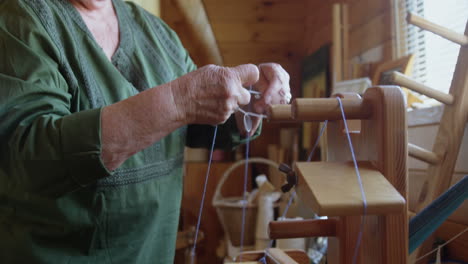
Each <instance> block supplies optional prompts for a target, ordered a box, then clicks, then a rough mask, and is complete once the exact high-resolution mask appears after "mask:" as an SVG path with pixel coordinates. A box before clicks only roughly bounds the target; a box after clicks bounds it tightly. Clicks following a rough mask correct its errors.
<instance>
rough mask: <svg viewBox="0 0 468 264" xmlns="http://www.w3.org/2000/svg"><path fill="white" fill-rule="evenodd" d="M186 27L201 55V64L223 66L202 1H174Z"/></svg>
mask: <svg viewBox="0 0 468 264" xmlns="http://www.w3.org/2000/svg"><path fill="white" fill-rule="evenodd" d="M174 2H175V5H176V6H177V7H178V8H179V10H180V13H181V14H182V15H183V17H184V20H185V22H186V24H187V26H188V29H189V34H190V36H191V38H192V42H193V43H194V45H195V46H197V47H198V50H199V51H200V52H201V53H202V55H201V58H202V59H203V64H211V63H212V64H217V65H223V58H222V56H221V53H220V51H219V48H218V44H217V42H216V38H215V36H214V33H213V30H212V29H211V24H210V21H209V20H208V17H207V15H206V12H205V7H204V5H203V2H202V0H190V1H185V0H174Z"/></svg>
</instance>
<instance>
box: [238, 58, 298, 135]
mask: <svg viewBox="0 0 468 264" xmlns="http://www.w3.org/2000/svg"><path fill="white" fill-rule="evenodd" d="M258 68H259V71H260V77H259V80H258V82H257V83H255V84H254V85H253V89H254V90H256V91H259V92H260V93H261V97H260V99H258V100H253V103H252V107H249V108H251V109H250V111H253V112H255V113H257V114H265V113H266V110H267V107H268V105H271V104H288V103H289V102H290V101H291V97H292V96H291V90H290V87H289V74H288V73H287V72H286V71H285V70H284V69H283V67H281V65H279V64H277V63H262V64H260V65H258ZM251 120H252V130H251V131H250V133H249V134H250V135H253V134H254V132H255V131H256V130H257V128H258V126H259V125H260V118H257V117H251ZM236 121H237V126H238V127H239V128H240V132H241V133H242V134H244V135H245V134H247V131H246V130H245V128H244V125H243V115H241V114H240V113H236Z"/></svg>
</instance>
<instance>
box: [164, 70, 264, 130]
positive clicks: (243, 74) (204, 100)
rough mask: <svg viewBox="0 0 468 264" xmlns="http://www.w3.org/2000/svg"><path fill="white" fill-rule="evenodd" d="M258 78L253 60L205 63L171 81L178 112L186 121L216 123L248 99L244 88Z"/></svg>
mask: <svg viewBox="0 0 468 264" xmlns="http://www.w3.org/2000/svg"><path fill="white" fill-rule="evenodd" d="M258 80H259V69H258V68H257V66H255V65H252V64H245V65H239V66H237V67H233V68H228V67H220V66H215V65H207V66H204V67H202V68H200V69H198V70H196V71H193V72H191V73H189V74H186V75H184V76H182V77H180V78H178V79H176V80H174V81H173V82H171V83H170V84H171V91H172V98H173V100H174V104H175V105H176V109H177V110H176V111H177V116H178V119H179V120H182V121H183V122H184V123H186V124H210V125H217V124H220V123H223V122H225V121H226V120H227V119H228V118H229V117H230V116H231V114H232V113H234V112H235V111H236V110H237V109H238V108H239V107H240V106H242V105H246V104H248V103H249V102H250V93H249V92H248V91H247V90H246V89H245V88H244V87H246V86H250V85H253V84H255V83H257V81H258Z"/></svg>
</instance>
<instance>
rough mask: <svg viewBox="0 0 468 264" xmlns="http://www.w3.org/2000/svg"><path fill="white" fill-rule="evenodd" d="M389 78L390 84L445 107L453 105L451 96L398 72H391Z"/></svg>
mask: <svg viewBox="0 0 468 264" xmlns="http://www.w3.org/2000/svg"><path fill="white" fill-rule="evenodd" d="M391 78H392V82H394V83H396V84H398V85H400V86H403V87H406V88H408V89H410V90H412V91H415V92H417V93H420V94H423V95H425V96H428V97H430V98H434V99H436V100H437V101H439V102H441V103H444V104H446V105H451V104H452V103H453V96H452V95H450V94H447V93H443V92H440V91H437V90H436V89H434V88H431V87H429V86H426V85H424V84H422V83H419V82H417V81H415V80H413V79H411V78H409V77H408V76H405V75H403V74H402V73H400V72H396V71H395V72H393V74H392V76H391Z"/></svg>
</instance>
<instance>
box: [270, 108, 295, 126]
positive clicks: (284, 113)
mask: <svg viewBox="0 0 468 264" xmlns="http://www.w3.org/2000/svg"><path fill="white" fill-rule="evenodd" d="M267 116H268V121H272V122H287V121H291V122H292V121H293V120H292V119H293V118H292V112H291V105H270V106H268V108H267Z"/></svg>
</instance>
